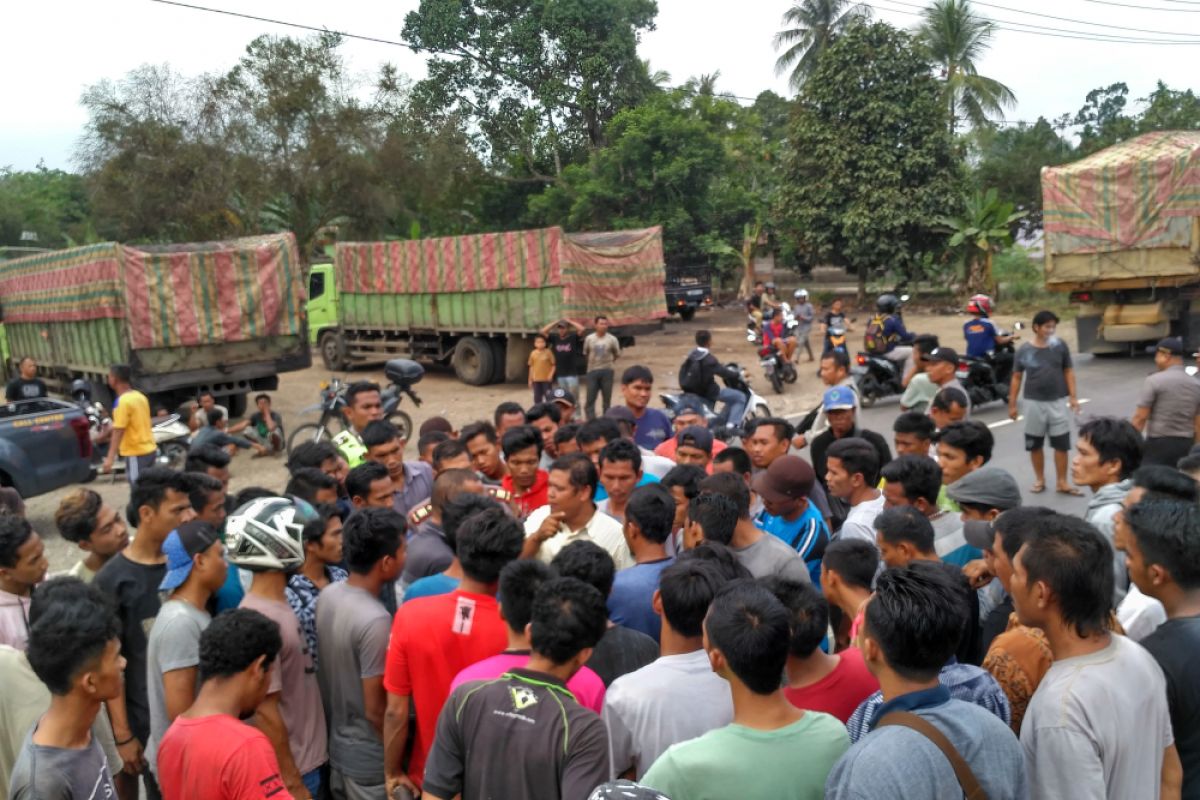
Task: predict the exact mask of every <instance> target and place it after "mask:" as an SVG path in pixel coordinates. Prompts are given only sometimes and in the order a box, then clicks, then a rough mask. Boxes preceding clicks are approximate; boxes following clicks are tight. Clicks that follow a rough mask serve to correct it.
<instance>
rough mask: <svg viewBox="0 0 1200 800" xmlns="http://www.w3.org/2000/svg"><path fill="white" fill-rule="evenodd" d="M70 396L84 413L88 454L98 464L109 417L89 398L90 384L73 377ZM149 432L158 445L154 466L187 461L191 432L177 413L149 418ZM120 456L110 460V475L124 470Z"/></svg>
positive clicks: (105, 447) (103, 452)
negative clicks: (90, 447) (87, 433)
mask: <svg viewBox="0 0 1200 800" xmlns="http://www.w3.org/2000/svg"><path fill="white" fill-rule="evenodd" d="M71 397H72V399H74V400H75V404H76V405H77V406H79V408H80V410H82V411H83V413H84V414H86V415H87V419H88V428H89V432H90V435H91V439H92V445H93V447H92V457H93V458H94V459H95V462H96V464H101V463H103V461H104V457H105V456H106V455H107V453H108V444H107V440H108V438H109V437H108V434H110V432H111V430H112V417H111V416H109V415H108V414H106V413H105V411H104V406H102V405H100V404H99V403H97V402H95V401H94V400H92V387H91V384H89V383H87V381H84V380H77V381H75V382H74V383H73V384H72V385H71ZM150 434H151V436H153V437H154V443H155V444H156V445H158V456H157V458H155V464H156V466H160V467H169V468H170V469H174V470H182V469H183V468H184V465H185V464H186V463H187V454H188V436H190V435H191V431H190V430H188V426H187V425H186V424H185V423H184V422H183V421H182V420H181V419H180V418H179V415H178V414H169V415H167V416H165V417H155V418H154V419H153V420H152V421H151V428H150ZM100 440H104V441H100ZM124 470H125V461H124V459H116V460H115V461H114V462H113V470H112V472H113V474H114V475H116V474H118V473H121V472H124Z"/></svg>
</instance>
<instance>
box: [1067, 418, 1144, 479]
mask: <svg viewBox="0 0 1200 800" xmlns="http://www.w3.org/2000/svg"><path fill="white" fill-rule="evenodd" d="M1079 438H1080V439H1087V440H1088V443H1089V444H1091V446H1092V447H1094V448H1095V449H1096V453H1097V454H1098V455H1099V456H1100V463H1101V464H1106V463H1108V462H1109V461H1120V462H1121V480H1124V479H1125V478H1128V477H1129V476H1130V475H1131V474H1133V471H1134V470H1135V469H1137V468H1138V467H1139V466H1141V464H1142V435H1141V434H1140V433H1138V430H1137V428H1135V427H1133V425H1132V424H1131V423H1130V422H1129V420H1127V419H1121V418H1119V417H1094V418H1092V419H1090V420H1088V421H1087V422H1085V423H1083V424H1082V425H1080V426H1079Z"/></svg>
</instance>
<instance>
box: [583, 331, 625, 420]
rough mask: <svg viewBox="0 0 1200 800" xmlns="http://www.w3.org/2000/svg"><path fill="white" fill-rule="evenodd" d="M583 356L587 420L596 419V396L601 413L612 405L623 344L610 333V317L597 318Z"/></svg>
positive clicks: (585, 344) (586, 342) (588, 336)
mask: <svg viewBox="0 0 1200 800" xmlns="http://www.w3.org/2000/svg"><path fill="white" fill-rule="evenodd" d="M583 354H584V355H585V356H586V357H587V375H585V376H584V380H585V381H586V382H587V418H588V419H595V418H596V396H597V395H602V397H601V402H600V404H601V409H600V413H601V414H603V413H605V412H606V411H608V409H609V406H611V405H612V389H613V364H615V363H616V361H617V358H618V357H619V356H620V355H621V343H620V342H618V341H617V337H615V336H613V335H612V334H611V333H609V332H608V317H606V316H604V315H603V314H601V315H600V316H598V317H596V331H595V333H589V334H588V335H587V338H586V339H584V340H583Z"/></svg>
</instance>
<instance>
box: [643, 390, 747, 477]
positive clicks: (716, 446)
mask: <svg viewBox="0 0 1200 800" xmlns="http://www.w3.org/2000/svg"><path fill="white" fill-rule="evenodd" d="M671 424H672V426H674V429H675V436H672V437H671V438H670V439H667V440H666V441H665V442H663V443H662V444H660V445H659V446H658V447H656V448H654V455H656V456H661V457H662V458H667V459H670V460H672V461H674V460H675V450H676V448H678V447H679V442H678V441H677V440H678V438H679V434H680V433H682V432H683V430H684V429H685V428H690V427H692V426H697V427H701V428H703V427H706V425H707V423H706V421H705V410H704V405H703V404H702V403H701V402H700V400H699V399H698V398H694V397H686V396H685V397H682V398H680V400H679V403H678V404H677V405H676V406H675V417H674V418H673V419H672V420H671ZM728 446H729V445H727V444H725V443H724V442H722V441H720V440H719V439H714V440H713V445H712V455H714V456H716V455H717V454H718V453H720V452H721V451H722V450H724V449H725V448H726V447H728ZM707 471H708V474H709V475H711V474H712V464H711V463H709V465H708V467H707Z"/></svg>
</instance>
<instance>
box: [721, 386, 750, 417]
mask: <svg viewBox="0 0 1200 800" xmlns="http://www.w3.org/2000/svg"><path fill="white" fill-rule="evenodd" d="M747 400H749V398H748V397H746V395H745V394H744V393H743V392H739V391H738V390H737V389H730V388H729V387H728V386H726V387H725V388H724V389H722V390H721V391H720V393H718V394H717V402H718V403H722V404H723V405H724V407H723V408H722V409H721V413H720V414H719V415H718V417H717V419H718V420H720V421H721V422H723V423H725V424H726V425H729V426H732V427H739V426H740V425H741V423H742V415H743V414H745V413H746V401H747Z"/></svg>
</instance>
